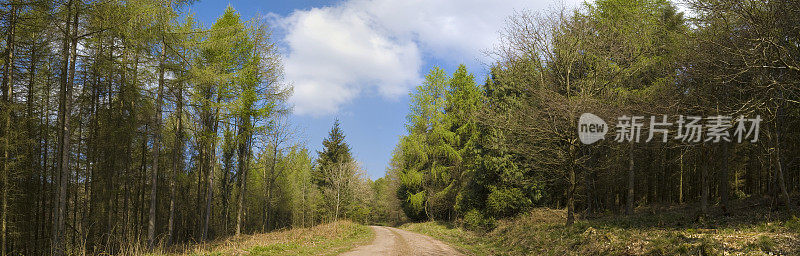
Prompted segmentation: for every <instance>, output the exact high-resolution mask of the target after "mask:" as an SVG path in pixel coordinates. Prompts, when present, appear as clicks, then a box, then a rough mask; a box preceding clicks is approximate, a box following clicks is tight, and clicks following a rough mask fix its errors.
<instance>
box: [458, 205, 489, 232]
mask: <svg viewBox="0 0 800 256" xmlns="http://www.w3.org/2000/svg"><path fill="white" fill-rule="evenodd" d="M464 226H465V227H466V228H467V229H469V230H472V231H488V230H492V229H493V228H494V226H495V220H494V219H493V218H492V217H490V216H484V215H483V213H481V212H480V211H478V210H476V209H472V210H470V211H469V212H467V214H464Z"/></svg>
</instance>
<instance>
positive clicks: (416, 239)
mask: <svg viewBox="0 0 800 256" xmlns="http://www.w3.org/2000/svg"><path fill="white" fill-rule="evenodd" d="M371 228H372V230H373V231H375V240H373V241H372V244H368V245H363V246H359V247H357V248H355V249H353V250H352V251H349V252H346V253H343V254H341V255H346V256H360V255H463V254H461V253H459V252H458V251H456V250H455V249H453V248H452V247H450V246H449V245H447V244H445V243H444V242H442V241H439V240H436V239H433V238H432V237H429V236H426V235H422V234H417V233H414V232H410V231H406V230H402V229H396V228H392V227H382V226H371Z"/></svg>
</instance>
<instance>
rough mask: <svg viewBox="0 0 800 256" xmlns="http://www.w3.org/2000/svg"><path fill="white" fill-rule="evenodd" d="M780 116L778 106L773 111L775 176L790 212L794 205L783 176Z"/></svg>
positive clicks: (780, 108)
mask: <svg viewBox="0 0 800 256" xmlns="http://www.w3.org/2000/svg"><path fill="white" fill-rule="evenodd" d="M781 96H783V95H781ZM782 116H783V108H782V107H781V106H780V105H778V109H777V110H776V111H775V165H776V166H775V167H776V168H775V175H776V180H777V182H778V187H779V188H780V191H781V195H782V196H783V200H784V203H786V208H788V209H790V210H791V209H793V208H794V205H793V204H792V199H791V198H790V197H789V192H788V191H787V189H786V182H785V180H784V176H783V158H782V157H781V127H782V126H781V123H782V122H781V121H782Z"/></svg>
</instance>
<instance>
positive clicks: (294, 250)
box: [154, 221, 374, 255]
mask: <svg viewBox="0 0 800 256" xmlns="http://www.w3.org/2000/svg"><path fill="white" fill-rule="evenodd" d="M373 236H374V234H373V232H372V230H371V229H370V228H369V227H366V226H363V225H360V224H356V223H353V222H350V221H338V222H334V223H329V224H323V225H318V226H315V227H311V228H297V229H290V230H282V231H275V232H270V233H264V234H254V235H241V236H239V237H231V238H227V239H223V240H218V241H214V242H209V243H203V244H197V245H192V246H189V247H186V248H176V250H177V251H178V252H172V253H159V254H154V255H336V254H339V253H341V252H345V251H348V250H350V249H352V248H354V247H355V246H357V245H361V244H364V243H367V242H369V240H370V238H372V237H373Z"/></svg>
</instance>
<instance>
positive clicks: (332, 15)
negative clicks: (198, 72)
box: [276, 0, 578, 115]
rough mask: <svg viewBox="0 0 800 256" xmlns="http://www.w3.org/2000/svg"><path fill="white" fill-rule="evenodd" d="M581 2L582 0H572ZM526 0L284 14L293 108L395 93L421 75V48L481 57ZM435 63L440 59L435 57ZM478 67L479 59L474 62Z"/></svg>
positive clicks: (368, 3) (327, 107)
mask: <svg viewBox="0 0 800 256" xmlns="http://www.w3.org/2000/svg"><path fill="white" fill-rule="evenodd" d="M569 1H572V2H577V1H578V0H569ZM549 5H551V4H548V3H546V2H544V3H543V2H539V1H521V0H498V1H490V0H406V1H396V0H349V1H346V2H343V3H341V4H339V5H336V6H331V7H323V8H313V9H310V10H297V11H295V12H293V13H292V14H290V15H289V16H287V17H282V18H278V20H277V22H276V23H277V24H278V27H279V28H280V29H282V30H284V32H285V38H284V43H285V44H286V46H287V47H288V49H287V57H286V60H285V61H286V63H285V68H286V78H287V80H288V81H290V82H292V83H293V84H294V86H295V89H294V95H293V96H292V99H291V102H292V103H293V104H294V105H295V113H297V114H301V115H303V114H307V115H323V114H331V113H336V112H338V111H339V109H340V108H341V106H342V105H343V104H346V103H348V102H350V101H351V100H353V99H355V98H357V97H359V96H361V95H362V94H378V95H380V96H382V97H385V98H388V99H393V98H396V97H398V96H400V95H404V94H406V93H407V92H408V91H409V89H410V88H413V87H414V86H416V85H417V84H419V83H420V81H421V77H422V74H420V68H421V67H422V65H423V55H425V56H427V57H428V58H426V59H437V60H442V61H446V62H449V63H460V62H464V63H469V64H477V63H479V62H481V61H486V58H485V56H484V55H483V54H482V53H481V52H482V51H483V50H487V49H490V48H491V47H492V44H493V43H494V42H495V41H496V38H497V32H498V31H499V30H500V29H502V27H503V23H504V21H505V19H506V17H508V15H511V14H512V13H513V12H514V11H515V10H516V11H520V10H524V9H532V10H537V9H545V8H547V7H548V6H549ZM434 64H436V63H434ZM473 68H475V67H473Z"/></svg>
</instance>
